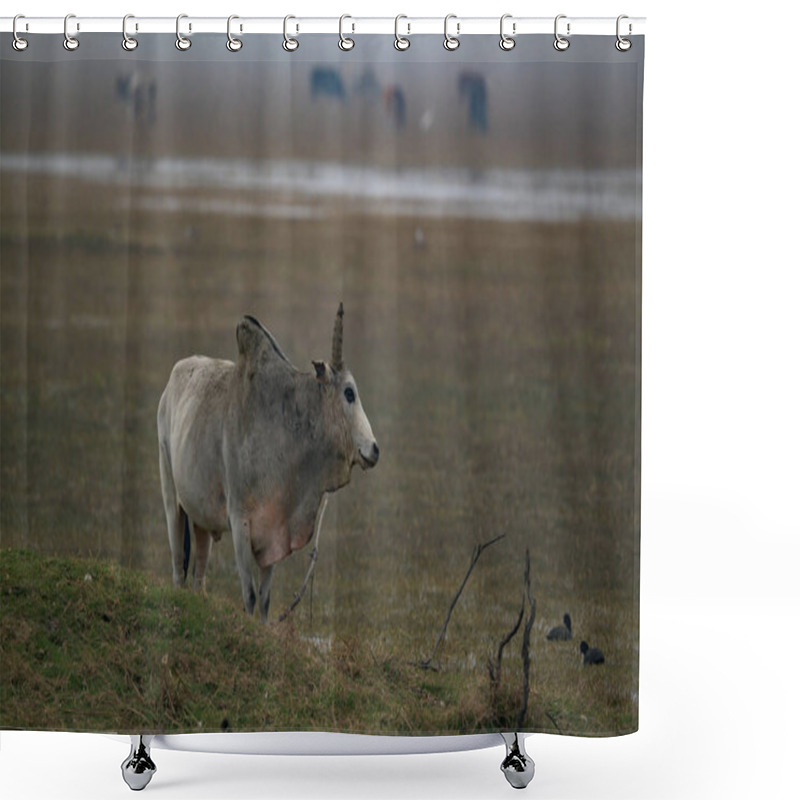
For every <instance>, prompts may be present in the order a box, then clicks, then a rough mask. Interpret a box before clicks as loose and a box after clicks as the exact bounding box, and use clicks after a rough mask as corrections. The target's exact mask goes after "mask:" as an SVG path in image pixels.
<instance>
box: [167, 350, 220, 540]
mask: <svg viewBox="0 0 800 800" xmlns="http://www.w3.org/2000/svg"><path fill="white" fill-rule="evenodd" d="M234 370H235V366H234V364H233V363H232V362H230V361H222V360H218V359H211V358H206V357H205V356H192V357H191V358H185V359H183V360H182V361H179V362H178V363H177V364H176V365H175V366H174V367H173V369H172V374H171V375H170V378H169V381H168V383H167V386H166V388H165V389H164V393H163V394H162V395H161V401H160V402H159V405H158V440H159V446H160V447H161V448H162V450H163V451H164V453H165V455H166V457H167V459H168V461H169V464H170V468H171V471H172V478H173V481H174V483H175V489H176V491H177V495H178V501H179V503H180V505H181V506H183V508H184V509H185V511H186V512H187V514H188V515H189V517H190V519H192V521H194V522H195V523H197V524H198V525H200V526H201V527H203V528H205V529H206V530H211V531H221V530H225V529H226V528H227V510H226V498H225V489H224V487H225V484H226V481H225V476H224V474H223V469H224V467H223V458H222V438H223V425H224V421H225V417H226V413H227V409H228V405H229V403H230V392H231V382H232V380H233V375H234Z"/></svg>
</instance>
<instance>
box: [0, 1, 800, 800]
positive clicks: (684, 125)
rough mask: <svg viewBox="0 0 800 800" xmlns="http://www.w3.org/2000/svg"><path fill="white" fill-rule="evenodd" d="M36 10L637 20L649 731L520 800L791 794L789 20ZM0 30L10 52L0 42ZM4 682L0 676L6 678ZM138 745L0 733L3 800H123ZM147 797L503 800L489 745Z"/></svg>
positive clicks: (793, 457)
mask: <svg viewBox="0 0 800 800" xmlns="http://www.w3.org/2000/svg"><path fill="white" fill-rule="evenodd" d="M18 3H19V7H18V8H16V7H15V8H10V7H8V8H5V10H4V11H3V13H4V14H14V13H24V14H26V15H28V16H64V14H66V13H68V12H74V13H77V14H79V15H81V16H119V17H120V18H121V17H122V15H123V14H124V13H134V14H137V15H139V16H173V17H174V16H177V14H178V13H181V12H189V13H191V14H192V15H195V16H227V15H228V14H232V13H237V14H239V15H241V16H283V15H285V14H287V13H292V14H295V15H297V16H331V17H333V16H338V15H340V14H342V13H345V12H347V13H350V14H352V15H354V16H386V17H389V16H394V15H396V14H397V13H400V12H403V13H406V14H408V15H410V16H441V17H444V15H445V14H447V13H457V14H458V15H459V16H495V15H496V16H498V17H499V16H500V14H502V13H505V12H508V13H514V14H516V15H518V16H530V15H535V16H550V15H552V16H555V14H557V13H569V14H570V15H571V16H609V17H615V16H617V15H618V14H621V13H627V14H629V15H631V16H646V17H647V18H648V22H647V34H646V35H647V56H646V60H645V101H644V103H645V119H644V125H645V135H644V141H645V149H644V159H645V165H644V192H645V208H644V300H643V327H644V332H643V360H644V366H643V380H644V386H643V405H642V409H643V411H642V425H643V436H642V607H641V693H640V697H641V701H640V728H641V730H640V731H639V733H637V734H635V735H633V736H628V737H622V738H619V739H611V740H591V739H572V738H567V737H556V736H535V737H532V738H531V739H529V741H528V748H529V751H530V752H531V753H532V754H533V756H534V759H535V761H536V763H537V775H536V778H535V779H534V781H533V783H532V784H531V786H530V787H529V789H528V790H527V792H528V794H529V796H535V797H537V798H540V799H541V800H545V798H590V797H591V798H593V800H601V798H614V799H615V800H619V799H621V798H635V799H636V800H644V799H645V798H679V799H680V800H683V799H684V798H704V800H705V799H707V798H714V797H725V798H726V800H736V798H745V797H747V798H751V797H759V798H769V800H775V799H776V798H788V797H797V794H796V792H797V785H798V783H797V780H796V779H795V772H796V768H795V767H794V764H795V763H796V761H795V759H796V758H797V750H798V747H797V745H798V743H800V734H799V733H798V714H799V712H800V694H799V693H798V683H799V682H800V681H798V677H797V672H798V664H799V663H800V662H798V659H797V654H798V647H797V641H796V639H797V635H796V630H797V628H798V620H799V619H800V591H799V590H798V588H797V575H796V573H797V566H798V563H799V562H800V559H799V558H798V557H799V556H800V536H798V534H799V533H800V522H798V504H797V499H796V498H797V496H798V484H800V481H798V477H800V468H798V455H800V426H799V425H798V409H800V396H798V395H799V393H798V384H799V381H798V367H799V365H800V357H799V356H798V345H799V344H800V325H799V324H798V316H800V309H798V303H799V302H800V292H798V288H800V280H799V279H798V266H800V259H798V254H797V236H796V230H797V227H798V219H797V216H798V214H797V212H798V207H800V204H799V203H798V200H797V185H798V156H797V151H798V146H797V141H796V137H797V135H798V129H797V125H796V123H795V121H794V112H796V109H797V100H796V97H797V95H796V90H797V85H796V84H797V80H796V79H797V67H796V58H795V49H796V48H795V45H796V32H797V30H798V27H799V26H798V22H799V21H800V20H799V19H798V16H799V15H798V10H797V9H798V5H797V4H796V3H794V4H791V5H790V4H788V3H787V4H784V5H783V6H781V7H780V8H778V9H776V8H775V7H774V6H767V5H764V4H760V5H755V4H752V5H751V6H750V7H749V8H748V7H746V6H745V5H744V4H736V3H730V2H725V3H723V2H706V3H703V4H698V3H690V2H684V1H683V0H671V1H670V2H668V3H667V2H663V3H647V2H643V0H638V2H636V3H634V2H630V3H625V4H624V5H617V4H616V3H617V0H615V3H614V4H612V3H609V2H607V0H602V2H579V1H578V0H570V2H569V4H568V6H567V5H564V6H561V5H555V4H550V3H546V4H545V3H536V4H534V6H530V5H527V4H513V3H509V5H508V6H503V7H498V6H496V5H494V4H492V3H490V2H488V0H459V2H458V3H451V2H447V3H443V2H441V1H440V0H428V1H426V2H420V1H419V0H417V1H416V2H413V3H412V2H408V3H407V4H405V5H404V6H402V7H401V6H400V5H398V6H397V7H395V6H390V5H388V4H387V2H386V0H358V1H356V0H347V3H346V7H345V6H340V5H332V4H331V3H323V2H321V0H316V1H312V0H292V2H290V3H289V4H288V5H287V4H283V5H279V6H276V5H274V4H264V3H256V2H253V0H236V6H235V7H232V6H227V5H224V4H223V3H221V2H220V0H214V2H211V0H193V2H191V3H189V2H187V3H183V2H181V3H180V4H176V3H175V2H173V0H166V1H165V2H157V1H156V0H138V2H137V3H131V4H130V5H123V4H122V3H120V2H119V0H82V2H75V3H72V2H70V3H69V4H68V5H65V4H64V2H62V0H59V2H55V1H54V0H25V1H24V2H23V0H18ZM4 35H7V34H4ZM0 680H2V677H1V676H0ZM125 755H127V744H125V743H120V742H118V741H114V740H111V739H107V738H104V737H98V736H86V735H76V734H49V733H39V734H33V733H24V732H23V733H16V732H3V733H2V736H1V739H0V792H2V795H3V797H4V798H8V799H9V800H11V798H23V797H24V798H31V799H33V798H53V797H58V798H59V800H63V799H66V798H104V799H107V798H113V797H128V796H130V795H129V790H128V789H127V787H126V786H125V785H124V784H123V782H122V779H121V777H120V773H119V764H120V762H121V761H122V759H123V757H124V756H125ZM154 755H155V760H156V762H157V764H158V767H159V771H158V773H157V775H156V776H155V778H154V779H153V782H152V783H151V785H150V787H149V788H148V789H147V790H146V792H147V795H148V796H152V797H153V798H154V799H155V798H170V799H171V798H192V800H200V799H201V798H229V797H235V798H237V800H247V798H262V797H274V798H312V797H313V798H320V797H325V798H328V799H333V798H343V797H348V798H354V800H355V799H357V798H375V797H386V798H414V800H420V799H421V798H437V800H444V798H447V797H458V798H462V800H470V798H481V799H482V800H487V798H494V797H509V796H510V793H511V792H512V791H513V790H512V789H510V788H509V787H508V786H507V785H506V782H505V780H504V779H503V777H502V775H501V774H500V771H499V769H498V767H499V763H500V760H501V758H502V755H503V751H502V748H499V749H492V750H487V751H479V752H475V753H460V754H446V755H428V756H411V757H407V756H402V757H398V756H394V757H374V756H373V757H351V758H338V759H336V758H322V757H318V758H278V757H260V756H259V757H256V756H220V755H199V754H185V753H171V752H163V751H155V753H154Z"/></svg>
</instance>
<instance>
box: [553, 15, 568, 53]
mask: <svg viewBox="0 0 800 800" xmlns="http://www.w3.org/2000/svg"><path fill="white" fill-rule="evenodd" d="M566 18H567V15H566V14H559V15H558V16H557V17H556V21H555V25H554V31H555V35H556V40H555V41H554V42H553V47H555V49H556V50H558V51H559V52H562V53H563V52H564V50H566V49H567V48H568V47H569V39H565V38H564V37H563V36H562V35H561V34H560V33H559V32H558V21H559V20H560V19H566ZM569 28H570V24H569V22H568V23H567V36H569V33H570V31H569Z"/></svg>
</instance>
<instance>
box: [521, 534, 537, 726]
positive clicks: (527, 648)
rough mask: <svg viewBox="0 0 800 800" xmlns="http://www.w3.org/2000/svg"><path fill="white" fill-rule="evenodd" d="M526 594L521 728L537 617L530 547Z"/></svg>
mask: <svg viewBox="0 0 800 800" xmlns="http://www.w3.org/2000/svg"><path fill="white" fill-rule="evenodd" d="M525 596H526V598H527V600H528V606H529V607H530V610H531V611H530V615H529V616H528V618H527V619H526V620H525V630H524V631H523V633H522V673H523V675H524V678H525V685H524V687H523V690H522V710H521V711H520V712H519V721H518V727H519V728H520V730H521V729H522V728H523V724H524V722H525V717H526V716H527V715H528V698H529V696H530V690H531V682H530V677H531V630H532V629H533V623H534V620H535V619H536V601H535V600H534V599H533V598H532V597H531V553H530V550H529V549H528V548H525Z"/></svg>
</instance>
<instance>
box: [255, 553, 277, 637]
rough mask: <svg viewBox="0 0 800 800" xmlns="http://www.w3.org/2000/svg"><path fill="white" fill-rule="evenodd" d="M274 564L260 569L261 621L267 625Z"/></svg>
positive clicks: (259, 602)
mask: <svg viewBox="0 0 800 800" xmlns="http://www.w3.org/2000/svg"><path fill="white" fill-rule="evenodd" d="M274 569H275V565H274V564H270V565H269V566H268V567H259V570H258V607H259V609H260V611H261V621H262V622H263V623H266V621H267V614H268V613H269V591H270V588H271V587H272V571H273V570H274Z"/></svg>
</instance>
